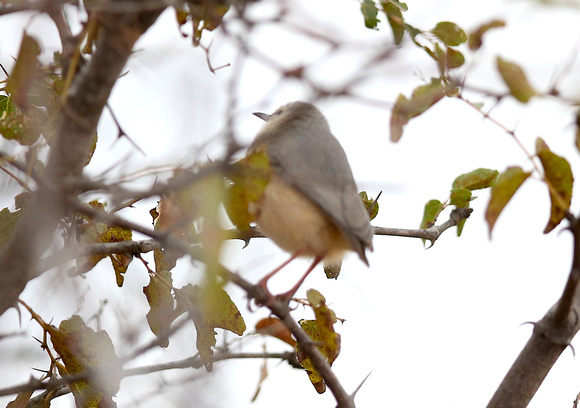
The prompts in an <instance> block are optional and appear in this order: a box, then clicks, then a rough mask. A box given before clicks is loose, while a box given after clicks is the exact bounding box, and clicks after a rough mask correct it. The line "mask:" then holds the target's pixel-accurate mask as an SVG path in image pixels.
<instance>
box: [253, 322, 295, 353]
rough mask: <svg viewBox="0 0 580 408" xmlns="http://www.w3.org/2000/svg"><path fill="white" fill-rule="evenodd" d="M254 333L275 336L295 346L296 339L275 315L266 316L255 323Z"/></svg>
mask: <svg viewBox="0 0 580 408" xmlns="http://www.w3.org/2000/svg"><path fill="white" fill-rule="evenodd" d="M256 333H259V334H262V335H268V336H272V337H276V338H277V339H280V340H282V341H283V342H284V343H286V344H289V345H290V346H292V347H296V340H294V337H292V333H291V332H290V330H288V328H287V327H286V326H284V323H282V320H280V319H278V318H276V317H266V318H264V319H261V320H259V321H258V322H257V323H256Z"/></svg>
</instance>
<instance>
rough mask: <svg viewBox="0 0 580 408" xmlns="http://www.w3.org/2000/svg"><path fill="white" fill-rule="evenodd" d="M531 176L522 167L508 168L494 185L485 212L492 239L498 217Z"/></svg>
mask: <svg viewBox="0 0 580 408" xmlns="http://www.w3.org/2000/svg"><path fill="white" fill-rule="evenodd" d="M530 174H532V173H529V172H525V171H523V170H522V169H521V167H508V168H507V169H506V171H504V172H503V173H501V174H500V175H499V177H498V178H497V180H496V181H495V183H494V184H493V186H492V188H491V197H490V198H489V203H488V205H487V210H486V211H485V220H486V221H487V225H488V229H489V236H490V238H491V231H492V230H493V226H494V225H495V222H496V221H497V219H498V217H499V216H500V214H501V213H502V211H503V209H504V208H505V206H506V205H507V203H509V201H510V200H511V198H512V197H513V195H514V194H515V193H516V191H518V189H519V188H520V186H521V185H522V184H523V183H524V181H526V180H527V178H528V177H529V176H530Z"/></svg>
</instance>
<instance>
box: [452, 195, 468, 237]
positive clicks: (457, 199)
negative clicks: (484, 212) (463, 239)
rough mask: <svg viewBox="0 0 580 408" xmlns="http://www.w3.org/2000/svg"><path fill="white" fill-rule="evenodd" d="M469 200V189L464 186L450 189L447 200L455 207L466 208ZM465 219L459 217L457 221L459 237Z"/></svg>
mask: <svg viewBox="0 0 580 408" xmlns="http://www.w3.org/2000/svg"><path fill="white" fill-rule="evenodd" d="M470 200H471V190H468V189H466V188H453V189H452V190H451V195H450V197H449V202H450V204H451V205H454V206H455V207H456V208H467V207H469V201H470ZM466 221H467V220H466V219H465V218H464V219H461V220H459V221H458V222H457V236H458V237H460V236H461V233H462V232H463V227H464V226H465V222H466Z"/></svg>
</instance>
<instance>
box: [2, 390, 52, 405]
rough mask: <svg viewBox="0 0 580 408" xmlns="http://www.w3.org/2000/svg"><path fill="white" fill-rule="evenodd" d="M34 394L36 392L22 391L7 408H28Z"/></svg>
mask: <svg viewBox="0 0 580 408" xmlns="http://www.w3.org/2000/svg"><path fill="white" fill-rule="evenodd" d="M33 392H34V391H22V392H21V393H20V394H18V395H17V396H16V398H15V399H14V400H13V401H10V402H9V403H8V405H6V408H26V404H27V403H28V401H30V397H32V394H33ZM47 408H48V406H47Z"/></svg>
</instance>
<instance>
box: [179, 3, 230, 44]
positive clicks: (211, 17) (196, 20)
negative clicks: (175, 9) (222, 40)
mask: <svg viewBox="0 0 580 408" xmlns="http://www.w3.org/2000/svg"><path fill="white" fill-rule="evenodd" d="M188 5H189V15H190V16H191V20H192V25H193V45H194V46H198V45H199V44H200V41H201V35H202V33H203V30H207V31H213V30H215V29H216V28H217V27H218V26H219V25H220V24H221V22H222V19H223V17H224V15H225V14H226V13H227V12H228V10H229V8H230V6H229V2H226V1H203V2H196V3H194V2H188ZM181 18H183V17H181Z"/></svg>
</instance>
